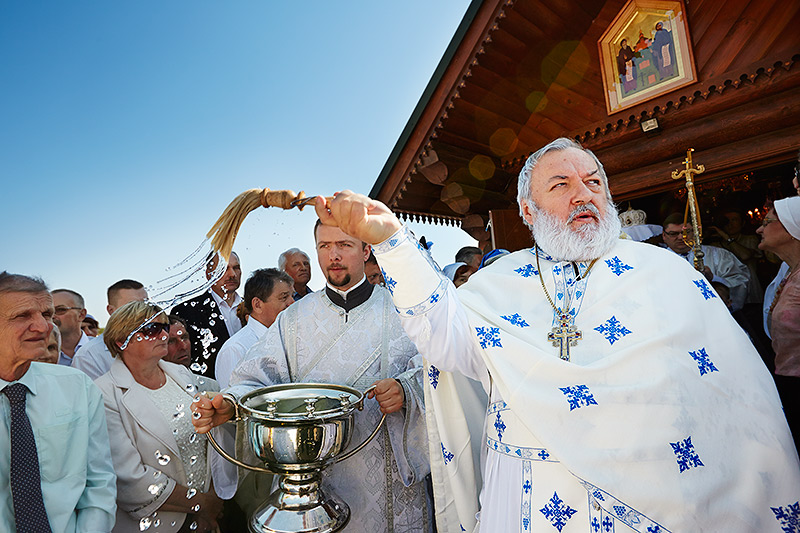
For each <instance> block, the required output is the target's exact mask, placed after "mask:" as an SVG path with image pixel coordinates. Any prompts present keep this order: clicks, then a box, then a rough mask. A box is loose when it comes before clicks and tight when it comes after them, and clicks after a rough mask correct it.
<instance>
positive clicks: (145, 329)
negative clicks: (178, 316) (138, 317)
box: [139, 322, 169, 338]
mask: <svg viewBox="0 0 800 533" xmlns="http://www.w3.org/2000/svg"><path fill="white" fill-rule="evenodd" d="M162 331H163V332H164V333H166V334H167V335H169V324H165V323H163V322H150V323H149V324H145V325H144V326H142V329H140V330H139V333H141V334H142V335H144V336H145V337H149V338H154V337H157V336H158V334H159V333H161V332H162Z"/></svg>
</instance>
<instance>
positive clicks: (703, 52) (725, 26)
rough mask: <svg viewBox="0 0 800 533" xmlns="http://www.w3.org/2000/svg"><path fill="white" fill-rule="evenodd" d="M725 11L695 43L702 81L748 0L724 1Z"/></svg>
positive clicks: (696, 60)
mask: <svg viewBox="0 0 800 533" xmlns="http://www.w3.org/2000/svg"><path fill="white" fill-rule="evenodd" d="M724 3H725V9H722V10H720V12H719V13H718V14H717V16H716V17H714V21H713V23H712V24H711V26H709V28H708V30H707V31H706V32H705V33H703V35H702V37H700V40H699V41H695V43H696V45H695V47H694V60H695V65H696V66H697V72H698V74H699V75H700V79H703V78H704V77H708V75H706V74H704V72H705V66H706V63H707V62H708V61H709V59H711V57H712V56H713V55H714V52H715V51H716V49H717V48H718V47H719V46H720V44H722V42H723V41H724V40H725V39H726V38H727V36H728V33H729V32H730V30H731V28H733V26H734V24H736V21H737V20H738V19H739V15H741V14H742V12H743V11H744V9H745V8H746V7H747V3H748V2H747V0H724Z"/></svg>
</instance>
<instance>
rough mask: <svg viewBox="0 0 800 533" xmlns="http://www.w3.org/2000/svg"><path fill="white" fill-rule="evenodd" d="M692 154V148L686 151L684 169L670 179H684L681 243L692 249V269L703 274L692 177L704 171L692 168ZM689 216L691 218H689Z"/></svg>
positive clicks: (700, 230) (697, 206) (699, 232)
mask: <svg viewBox="0 0 800 533" xmlns="http://www.w3.org/2000/svg"><path fill="white" fill-rule="evenodd" d="M692 152H694V148H689V149H688V150H686V159H684V160H683V165H684V167H685V168H684V169H683V170H681V171H680V172H679V171H677V170H673V171H672V179H674V180H679V179H681V178H685V179H686V192H687V197H686V211H684V213H683V242H685V243H686V245H687V246H690V247H691V248H692V251H693V252H694V254H693V255H694V268H696V269H697V270H698V271H700V272H703V270H705V266H704V265H703V256H704V255H705V254H704V253H703V249H702V248H701V247H700V244H701V243H702V240H703V226H702V225H701V222H700V206H699V205H698V204H697V194H696V193H695V191H694V176H695V175H696V174H702V173H703V172H705V171H706V167H704V166H703V165H697V167H694V166H693V164H692ZM690 215H691V217H690ZM688 222H691V225H692V227H691V230H689V228H688V227H687V226H688Z"/></svg>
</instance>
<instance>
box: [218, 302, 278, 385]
mask: <svg viewBox="0 0 800 533" xmlns="http://www.w3.org/2000/svg"><path fill="white" fill-rule="evenodd" d="M266 332H267V326H265V325H264V324H262V323H261V322H259V321H258V320H256V319H255V318H253V317H252V316H250V319H249V320H248V321H247V325H246V326H245V327H243V328H242V329H240V330H239V331H237V332H236V333H234V334H233V335H232V336H231V338H230V339H228V340H227V341H225V344H223V345H222V348H221V349H220V351H219V354H218V355H217V362H216V366H215V367H214V375H215V376H216V379H217V383H219V386H220V388H221V389H224V388H227V386H228V385H229V384H230V379H231V374H232V373H233V370H234V369H235V368H236V365H238V364H239V361H241V360H242V359H244V355H245V354H246V353H247V350H249V349H250V348H251V347H252V346H253V345H254V344H255V343H256V341H258V339H259V338H261V336H262V335H264V333H266Z"/></svg>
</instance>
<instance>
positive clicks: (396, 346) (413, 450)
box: [224, 281, 433, 533]
mask: <svg viewBox="0 0 800 533" xmlns="http://www.w3.org/2000/svg"><path fill="white" fill-rule="evenodd" d="M364 283H366V281H364ZM359 287H361V289H364V288H365V287H362V286H360V285H359ZM366 288H369V286H366ZM354 290H355V289H354ZM422 371H423V368H422V357H421V356H420V355H419V354H418V352H417V349H416V347H415V346H414V343H412V342H411V340H409V338H408V336H407V335H406V334H405V332H404V331H403V328H402V327H401V325H400V321H399V319H398V317H397V314H396V312H395V309H394V305H393V304H392V301H391V296H390V295H389V293H388V291H386V289H384V288H383V287H379V286H375V287H373V288H372V293H371V295H370V296H369V298H368V299H367V300H366V301H365V302H364V303H362V304H360V305H358V306H357V307H355V308H353V309H351V310H350V311H349V312H346V311H345V310H344V309H343V308H341V307H339V306H337V305H335V304H334V303H333V302H332V301H331V299H330V298H329V297H328V295H327V294H326V291H325V290H322V291H317V292H313V293H310V294H308V295H307V296H305V297H304V298H303V299H301V300H299V301H297V302H295V303H294V304H292V305H290V306H289V307H288V308H287V309H286V310H284V311H283V312H282V313H281V314H280V315H278V318H277V320H276V321H275V323H274V324H273V325H272V327H270V328H269V330H268V331H267V333H266V334H265V335H264V336H263V337H261V339H260V340H259V341H258V342H257V343H256V344H255V345H254V346H253V347H252V348H251V349H250V350H249V351H248V352H247V355H246V356H245V359H244V360H243V361H242V362H241V363H240V364H239V365H238V367H237V368H236V370H234V372H233V374H232V376H231V386H230V387H229V388H228V389H226V390H225V391H224V392H229V393H231V394H233V395H234V396H235V397H237V398H238V397H241V396H242V395H243V394H245V393H246V392H249V391H250V390H253V389H254V388H257V387H263V386H267V385H274V384H278V383H290V382H315V383H336V384H339V385H347V386H350V387H353V388H356V389H358V390H361V391H365V390H366V389H367V388H368V387H369V386H370V385H371V384H372V383H374V382H375V381H377V380H379V379H383V378H395V379H397V380H398V381H399V382H400V383H401V385H402V386H403V391H404V393H405V407H404V408H403V409H402V410H401V411H399V412H396V413H392V414H390V415H388V416H387V417H386V426H385V428H384V429H382V430H381V432H380V433H379V434H378V435H377V436H376V437H375V438H374V439H373V440H372V442H370V443H369V444H368V445H367V446H366V447H365V448H364V449H363V450H361V451H359V452H358V453H356V454H355V455H354V456H352V457H350V458H349V459H347V460H345V461H343V462H341V463H337V464H334V465H331V466H329V467H328V468H326V469H325V470H324V471H323V486H324V487H328V488H330V489H332V490H333V491H334V492H335V493H336V494H337V495H339V496H340V497H341V498H342V499H343V500H344V501H345V502H346V503H347V504H348V505H349V506H350V510H351V518H350V522H349V523H348V525H347V526H346V527H345V529H344V530H343V531H344V532H346V533H374V532H398V533H399V532H412V531H414V532H417V531H430V524H431V523H432V520H433V517H432V509H431V508H429V505H430V502H429V498H428V497H427V491H426V488H425V482H424V479H425V476H427V475H428V472H429V464H428V454H427V446H428V440H427V436H426V431H425V419H424V416H425V414H424V395H423V389H422V387H423V373H422ZM380 418H381V412H380V406H379V405H378V402H377V401H376V400H374V399H372V400H367V401H366V404H365V408H364V410H363V411H361V412H356V414H355V428H354V432H353V436H352V439H351V441H350V442H351V445H350V447H351V448H352V447H354V446H355V445H357V444H358V443H360V442H362V441H363V440H364V439H365V438H366V437H367V436H368V435H369V434H370V433H371V432H372V430H373V429H375V427H376V426H377V424H378V422H379V421H380Z"/></svg>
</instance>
